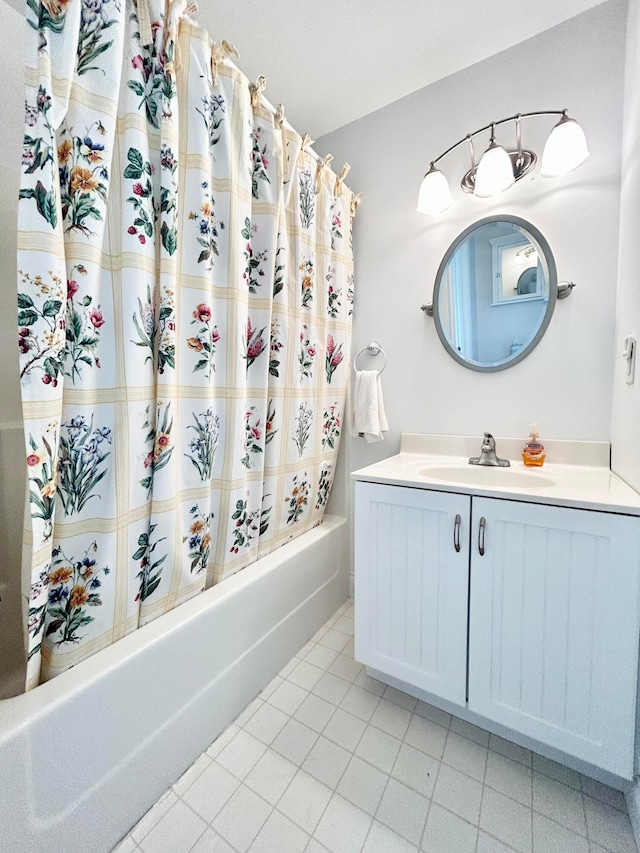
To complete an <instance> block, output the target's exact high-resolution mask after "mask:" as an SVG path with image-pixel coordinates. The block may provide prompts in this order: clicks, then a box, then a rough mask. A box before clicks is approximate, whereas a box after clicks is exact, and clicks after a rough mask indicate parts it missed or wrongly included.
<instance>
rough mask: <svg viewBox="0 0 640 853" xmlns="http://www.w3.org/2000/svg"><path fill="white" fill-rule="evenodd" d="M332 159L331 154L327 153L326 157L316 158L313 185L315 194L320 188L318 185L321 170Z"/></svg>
mask: <svg viewBox="0 0 640 853" xmlns="http://www.w3.org/2000/svg"><path fill="white" fill-rule="evenodd" d="M332 160H333V154H327V156H326V157H323V158H322V159H320V160H318V166H317V168H316V187H315V189H316V195H318V193H319V192H320V189H321V187H320V175H321V173H322V170H323V169H324V167H325V166H328V165H329V164H330V163H331V161H332Z"/></svg>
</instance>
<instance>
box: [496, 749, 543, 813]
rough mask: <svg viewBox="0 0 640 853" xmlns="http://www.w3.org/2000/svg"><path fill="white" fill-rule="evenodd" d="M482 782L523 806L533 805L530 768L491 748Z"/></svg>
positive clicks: (529, 806)
mask: <svg viewBox="0 0 640 853" xmlns="http://www.w3.org/2000/svg"><path fill="white" fill-rule="evenodd" d="M484 783H485V785H489V787H491V788H493V789H494V790H495V791H499V792H500V793H501V794H504V795H505V796H507V797H511V799H512V800H517V801H518V802H519V803H522V805H523V806H527V807H528V808H531V807H532V805H533V793H532V786H533V774H532V772H531V768H530V767H526V766H525V765H524V764H520V763H519V762H518V761H512V760H511V759H510V758H507V757H506V756H505V755H500V753H498V752H494V751H493V750H491V749H490V750H489V753H488V756H487V771H486V774H485V777H484Z"/></svg>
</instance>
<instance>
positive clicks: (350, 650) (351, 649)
mask: <svg viewBox="0 0 640 853" xmlns="http://www.w3.org/2000/svg"><path fill="white" fill-rule="evenodd" d="M354 653H355V642H354V639H353V637H351V639H350V640H349V642H348V643H347V645H346V646H345V647H344V649H343V650H342V654H343V655H347V657H350V658H351V659H352V660H353V658H354Z"/></svg>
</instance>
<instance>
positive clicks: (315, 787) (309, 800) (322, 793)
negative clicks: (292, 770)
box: [278, 770, 333, 833]
mask: <svg viewBox="0 0 640 853" xmlns="http://www.w3.org/2000/svg"><path fill="white" fill-rule="evenodd" d="M332 794H333V792H332V791H331V789H330V788H327V786H326V785H323V784H322V782H318V780H317V779H314V778H313V776H309V774H308V773H305V772H304V771H302V770H299V771H298V773H297V774H296V775H295V776H294V778H293V781H292V782H291V784H290V785H289V787H288V788H287V790H286V791H285V792H284V794H283V796H282V797H281V799H280V802H279V803H278V811H280V812H282V813H283V814H285V815H286V816H287V817H288V818H290V819H291V820H292V821H293V822H294V823H296V824H297V825H298V826H300V827H302V829H304V830H305V832H308V833H312V832H313V831H314V829H315V828H316V826H317V825H318V821H319V820H320V818H321V816H322V813H323V812H324V810H325V809H326V807H327V804H328V802H329V800H330V799H331V796H332Z"/></svg>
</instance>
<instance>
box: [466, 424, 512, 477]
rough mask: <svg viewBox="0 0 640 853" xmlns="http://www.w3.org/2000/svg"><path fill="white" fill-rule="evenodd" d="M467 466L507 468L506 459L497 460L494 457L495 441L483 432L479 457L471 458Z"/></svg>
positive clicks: (488, 433) (509, 463) (508, 463)
mask: <svg viewBox="0 0 640 853" xmlns="http://www.w3.org/2000/svg"><path fill="white" fill-rule="evenodd" d="M469 465H492V466H493V467H495V468H508V467H509V466H510V465H511V462H509V460H508V459H498V457H497V455H496V440H495V438H494V437H493V436H492V435H491V433H490V432H485V434H484V438H483V439H482V447H481V448H480V456H472V457H471V458H470V459H469Z"/></svg>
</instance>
